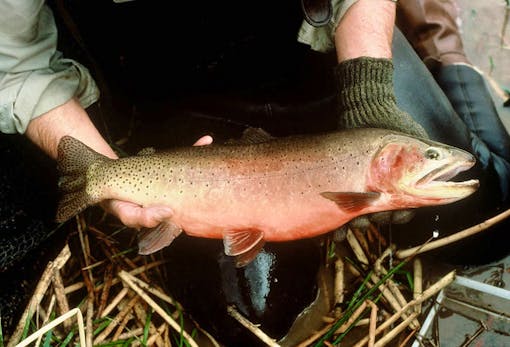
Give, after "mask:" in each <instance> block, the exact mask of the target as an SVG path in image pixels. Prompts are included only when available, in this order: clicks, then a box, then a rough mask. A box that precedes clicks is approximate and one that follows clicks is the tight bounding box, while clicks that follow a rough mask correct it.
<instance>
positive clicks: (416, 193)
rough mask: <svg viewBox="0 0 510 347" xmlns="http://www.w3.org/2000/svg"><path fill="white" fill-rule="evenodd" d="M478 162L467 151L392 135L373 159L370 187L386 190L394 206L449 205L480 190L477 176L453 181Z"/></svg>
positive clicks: (428, 141) (384, 191)
mask: <svg viewBox="0 0 510 347" xmlns="http://www.w3.org/2000/svg"><path fill="white" fill-rule="evenodd" d="M475 162H476V161H475V158H474V156H473V155H471V154H470V153H468V152H466V151H464V150H461V149H458V148H455V147H451V146H448V145H444V144H440V143H437V142H434V141H430V140H424V139H416V138H411V137H406V136H403V135H397V134H392V135H390V136H388V139H386V141H385V142H384V143H383V145H382V146H381V149H380V150H379V152H378V153H377V154H376V155H375V157H374V159H373V161H372V166H371V169H370V175H369V186H371V187H372V189H377V191H382V192H383V193H386V194H385V195H387V196H389V200H390V201H391V203H390V204H392V205H396V206H394V207H395V208H406V207H421V206H430V205H443V204H448V203H452V202H455V201H458V200H461V199H464V198H466V197H467V196H469V195H471V194H472V193H474V192H475V191H476V190H477V189H478V186H479V182H478V180H476V179H469V180H465V181H458V182H456V181H451V179H453V178H454V177H455V176H457V174H459V173H460V172H464V171H467V170H469V169H470V168H471V167H473V165H474V164H475Z"/></svg>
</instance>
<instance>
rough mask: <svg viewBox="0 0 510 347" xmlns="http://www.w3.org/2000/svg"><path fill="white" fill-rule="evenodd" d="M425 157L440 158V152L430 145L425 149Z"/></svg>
mask: <svg viewBox="0 0 510 347" xmlns="http://www.w3.org/2000/svg"><path fill="white" fill-rule="evenodd" d="M425 158H427V159H431V160H439V159H441V152H439V150H438V149H437V148H434V147H430V148H428V149H427V150H426V151H425Z"/></svg>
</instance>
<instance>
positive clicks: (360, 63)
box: [334, 57, 427, 137]
mask: <svg viewBox="0 0 510 347" xmlns="http://www.w3.org/2000/svg"><path fill="white" fill-rule="evenodd" d="M334 73H335V77H336V83H337V89H338V108H339V109H338V112H339V116H340V117H339V126H340V128H345V129H349V128H367V127H373V128H385V129H394V130H397V131H401V132H404V133H407V134H412V135H416V136H420V137H426V136H427V134H426V132H425V130H423V128H422V127H421V126H420V125H419V124H418V123H416V122H415V121H414V120H413V119H412V118H411V116H409V115H408V114H407V113H405V112H403V111H401V110H400V109H399V108H398V106H397V103H396V98H395V94H394V91H393V63H392V61H391V60H390V59H385V58H370V57H360V58H356V59H351V60H347V61H344V62H342V63H340V64H338V65H337V66H336V67H335V69H334Z"/></svg>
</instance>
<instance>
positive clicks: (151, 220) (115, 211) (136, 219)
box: [101, 135, 213, 229]
mask: <svg viewBox="0 0 510 347" xmlns="http://www.w3.org/2000/svg"><path fill="white" fill-rule="evenodd" d="M212 142H213V139H212V137H211V136H209V135H206V136H203V137H201V138H200V139H198V140H197V141H196V142H195V143H194V144H193V146H207V145H210V144H211V143H212ZM101 206H102V207H103V209H104V210H105V211H107V212H109V213H111V214H112V215H114V216H116V217H117V218H119V220H120V221H121V223H122V224H124V225H126V226H128V227H130V228H135V229H141V228H154V227H156V226H158V225H159V224H160V223H161V222H163V221H164V220H167V219H169V218H171V217H172V210H171V209H170V208H169V207H167V206H151V207H143V206H140V205H137V204H135V203H132V202H129V201H122V200H106V201H104V202H103V203H101Z"/></svg>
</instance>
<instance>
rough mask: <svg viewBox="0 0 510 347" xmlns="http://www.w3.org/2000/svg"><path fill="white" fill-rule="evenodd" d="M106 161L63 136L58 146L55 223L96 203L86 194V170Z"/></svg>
mask: <svg viewBox="0 0 510 347" xmlns="http://www.w3.org/2000/svg"><path fill="white" fill-rule="evenodd" d="M105 159H107V158H106V157H105V156H103V155H102V154H99V153H97V152H95V151H94V150H92V149H91V148H89V147H87V146H86V145H85V144H83V143H82V142H80V141H78V140H77V139H75V138H74V137H71V136H64V137H63V138H62V139H61V140H60V143H59V144H58V170H59V172H60V175H61V176H60V180H59V183H58V184H59V189H60V193H61V194H62V196H61V199H60V202H59V204H58V208H57V216H56V221H57V222H65V221H66V220H68V219H69V218H71V217H73V216H75V215H77V214H78V213H80V212H81V211H83V210H85V209H86V208H87V207H88V206H90V205H93V204H95V203H98V202H99V201H98V200H97V198H93V197H91V196H89V195H88V194H87V192H86V189H85V188H86V187H87V169H88V168H89V166H90V165H91V164H92V163H95V162H97V161H103V160H105Z"/></svg>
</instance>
